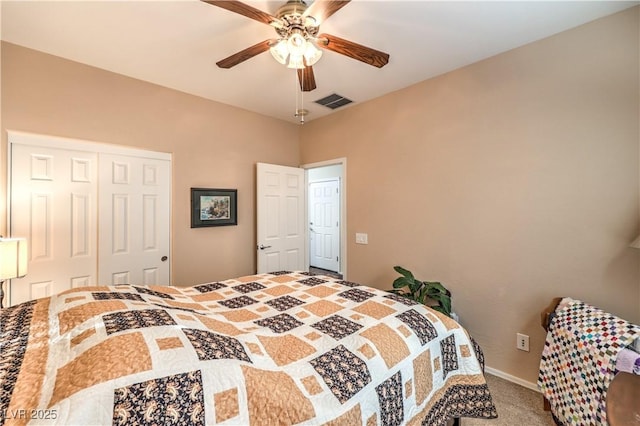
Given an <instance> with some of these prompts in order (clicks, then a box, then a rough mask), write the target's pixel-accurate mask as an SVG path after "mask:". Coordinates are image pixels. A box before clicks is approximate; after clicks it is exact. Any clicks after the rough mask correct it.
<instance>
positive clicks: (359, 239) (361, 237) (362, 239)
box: [356, 233, 369, 244]
mask: <svg viewBox="0 0 640 426" xmlns="http://www.w3.org/2000/svg"><path fill="white" fill-rule="evenodd" d="M356 244H369V235H367V234H361V233H356Z"/></svg>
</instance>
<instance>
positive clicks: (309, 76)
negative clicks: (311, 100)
mask: <svg viewBox="0 0 640 426" xmlns="http://www.w3.org/2000/svg"><path fill="white" fill-rule="evenodd" d="M298 81H299V82H300V89H302V91H303V92H310V91H312V90H315V88H316V78H315V76H314V75H313V68H312V67H310V66H308V65H307V66H306V67H304V69H298Z"/></svg>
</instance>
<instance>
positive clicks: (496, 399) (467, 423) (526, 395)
mask: <svg viewBox="0 0 640 426" xmlns="http://www.w3.org/2000/svg"><path fill="white" fill-rule="evenodd" d="M485 377H486V378H487V384H488V385H489V390H490V391H491V397H492V398H493V403H494V404H495V406H496V409H497V410H498V418H497V419H492V420H480V419H467V418H463V419H461V421H460V425H461V426H482V425H490V426H499V425H500V426H514V425H515V426H554V425H555V422H554V421H553V419H552V418H551V413H550V412H548V411H544V409H543V408H542V395H541V394H540V393H538V392H535V391H533V390H531V389H527V388H525V387H524V386H520V385H517V384H515V383H512V382H509V381H507V380H504V379H501V378H499V377H496V376H492V375H491V374H485Z"/></svg>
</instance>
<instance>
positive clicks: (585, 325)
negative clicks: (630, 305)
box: [538, 297, 640, 426]
mask: <svg viewBox="0 0 640 426" xmlns="http://www.w3.org/2000/svg"><path fill="white" fill-rule="evenodd" d="M638 336H640V327H639V326H637V325H635V324H632V323H630V322H628V321H625V320H623V319H622V318H619V317H616V316H615V315H611V314H609V313H606V312H604V311H602V310H601V309H598V308H596V307H594V306H591V305H589V304H587V303H584V302H581V301H580V300H574V299H571V298H569V297H565V298H564V299H562V301H561V302H560V304H559V305H558V307H557V308H556V311H555V315H554V318H553V320H552V321H551V324H550V326H549V332H548V333H547V339H546V341H545V345H544V349H543V351H542V358H541V361H540V375H539V377H538V387H539V388H540V389H541V391H542V393H543V395H544V396H545V398H547V399H548V400H549V403H550V404H551V411H552V413H553V415H554V416H555V418H556V420H557V421H558V422H559V423H560V424H564V425H605V426H606V425H607V424H608V422H607V417H606V414H607V412H606V406H605V402H606V397H607V389H608V388H609V384H610V383H611V381H612V380H613V377H614V376H615V374H616V372H617V370H616V360H617V357H618V356H619V354H620V352H621V351H622V350H623V349H624V348H625V347H627V346H629V345H631V344H632V343H633V341H634V340H635V339H636V338H637V337H638Z"/></svg>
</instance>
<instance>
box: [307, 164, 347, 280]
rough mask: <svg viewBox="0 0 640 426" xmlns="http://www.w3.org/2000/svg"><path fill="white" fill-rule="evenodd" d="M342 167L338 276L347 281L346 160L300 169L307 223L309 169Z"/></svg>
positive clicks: (310, 165) (311, 165)
mask: <svg viewBox="0 0 640 426" xmlns="http://www.w3.org/2000/svg"><path fill="white" fill-rule="evenodd" d="M335 165H341V166H342V179H340V180H339V182H340V268H339V269H340V271H338V272H339V273H340V274H342V278H343V279H345V280H346V279H347V158H346V157H340V158H335V159H332V160H326V161H319V162H316V163H307V164H302V165H301V166H300V167H301V168H303V169H305V173H304V181H305V182H304V184H305V220H306V223H309V191H308V188H309V169H315V168H319V167H326V166H335ZM305 247H306V252H307V254H306V256H305V266H306V268H307V270H308V269H309V253H310V247H309V228H308V227H307V231H306V232H305Z"/></svg>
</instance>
